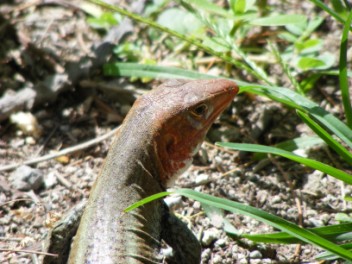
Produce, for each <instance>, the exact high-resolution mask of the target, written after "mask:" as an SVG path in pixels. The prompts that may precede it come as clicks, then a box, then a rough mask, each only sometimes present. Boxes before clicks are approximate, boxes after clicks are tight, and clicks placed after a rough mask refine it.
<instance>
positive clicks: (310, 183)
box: [303, 170, 324, 195]
mask: <svg viewBox="0 0 352 264" xmlns="http://www.w3.org/2000/svg"><path fill="white" fill-rule="evenodd" d="M323 176H324V173H323V172H321V171H317V170H316V171H314V172H313V173H311V174H309V175H307V177H306V179H305V184H304V186H303V190H305V191H306V192H308V193H313V194H316V195H318V194H321V193H322V189H324V186H322V184H321V180H322V178H323Z"/></svg>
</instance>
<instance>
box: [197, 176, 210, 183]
mask: <svg viewBox="0 0 352 264" xmlns="http://www.w3.org/2000/svg"><path fill="white" fill-rule="evenodd" d="M209 181H210V179H209V175H208V174H205V173H202V174H199V175H198V176H197V177H196V179H195V183H196V184H197V185H204V184H207V183H208V182H209Z"/></svg>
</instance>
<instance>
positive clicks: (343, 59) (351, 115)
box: [339, 11, 352, 129]
mask: <svg viewBox="0 0 352 264" xmlns="http://www.w3.org/2000/svg"><path fill="white" fill-rule="evenodd" d="M351 21H352V11H351V12H350V14H349V16H348V18H347V20H346V23H345V25H344V28H343V32H342V38H341V44H340V63H339V70H340V75H339V80H340V89H341V95H342V103H343V107H344V109H345V114H346V119H347V125H348V126H349V127H350V128H351V129H352V107H351V101H350V92H349V87H348V86H349V85H348V76H347V49H348V33H349V29H350V25H351Z"/></svg>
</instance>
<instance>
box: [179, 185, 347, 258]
mask: <svg viewBox="0 0 352 264" xmlns="http://www.w3.org/2000/svg"><path fill="white" fill-rule="evenodd" d="M174 192H175V193H178V194H181V195H184V196H186V197H188V198H190V199H194V200H197V201H199V202H200V203H202V204H208V205H210V206H214V207H218V208H221V209H224V210H227V211H230V212H233V213H237V214H242V215H247V216H250V217H252V218H254V219H256V220H259V221H261V222H264V223H266V224H268V225H271V226H273V227H275V228H278V229H280V230H282V231H284V232H286V233H288V234H290V235H292V236H294V237H297V238H299V239H300V240H302V241H304V242H306V243H310V244H313V245H316V246H318V247H321V248H323V249H325V250H327V251H329V252H331V253H333V254H335V255H338V256H339V257H341V258H344V259H346V260H352V252H350V251H348V250H345V249H343V248H341V247H340V246H338V245H336V244H334V243H332V242H330V241H328V240H326V239H324V238H322V237H320V236H318V235H316V234H315V233H313V232H311V231H309V230H306V229H303V228H301V227H299V226H297V225H295V224H293V223H291V222H289V221H286V220H284V219H282V218H280V217H277V216H275V215H272V214H269V213H266V212H264V211H262V210H259V209H257V208H254V207H250V206H247V205H243V204H240V203H237V202H233V201H230V200H227V199H222V198H218V197H214V196H211V195H208V194H203V193H199V192H196V191H193V190H189V189H177V190H175V191H174Z"/></svg>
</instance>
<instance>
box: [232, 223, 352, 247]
mask: <svg viewBox="0 0 352 264" xmlns="http://www.w3.org/2000/svg"><path fill="white" fill-rule="evenodd" d="M308 230H309V231H311V232H313V233H315V234H317V235H318V236H321V237H323V238H325V239H327V240H329V241H331V242H342V241H346V240H351V239H352V237H351V235H352V233H351V231H352V223H348V224H339V225H331V226H324V227H316V228H309V229H308ZM348 233H349V236H348V237H346V236H345V235H346V234H348ZM235 235H237V233H236V234H235ZM341 235H343V236H344V238H343V239H341V238H340V237H341ZM242 237H244V238H247V239H249V240H252V241H254V242H256V243H275V244H297V243H299V242H300V240H299V239H298V238H296V237H294V236H292V235H289V234H287V233H285V232H277V233H271V234H255V235H248V234H242Z"/></svg>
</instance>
